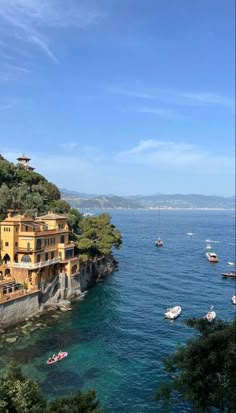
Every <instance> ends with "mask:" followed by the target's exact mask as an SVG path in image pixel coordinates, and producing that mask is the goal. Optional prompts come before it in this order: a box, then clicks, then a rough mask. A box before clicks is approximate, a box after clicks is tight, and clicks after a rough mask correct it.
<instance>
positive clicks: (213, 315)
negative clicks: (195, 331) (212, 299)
mask: <svg viewBox="0 0 236 413" xmlns="http://www.w3.org/2000/svg"><path fill="white" fill-rule="evenodd" d="M213 308H214V306H211V308H210V311H208V313H207V314H206V315H205V317H204V318H205V319H206V320H207V321H209V323H211V322H212V321H213V320H214V319H215V318H216V312H215V311H213Z"/></svg>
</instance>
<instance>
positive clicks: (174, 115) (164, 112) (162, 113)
mask: <svg viewBox="0 0 236 413" xmlns="http://www.w3.org/2000/svg"><path fill="white" fill-rule="evenodd" d="M121 111H122V112H131V113H143V114H149V115H154V116H157V117H159V118H163V119H176V120H177V119H186V116H184V115H182V114H179V113H178V112H177V111H176V110H173V109H166V108H161V107H155V106H154V107H151V106H140V107H138V106H136V107H129V108H124V109H122V110H121Z"/></svg>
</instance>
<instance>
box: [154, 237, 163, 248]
mask: <svg viewBox="0 0 236 413" xmlns="http://www.w3.org/2000/svg"><path fill="white" fill-rule="evenodd" d="M156 246H157V247H162V246H163V241H162V239H160V238H158V239H157V240H156Z"/></svg>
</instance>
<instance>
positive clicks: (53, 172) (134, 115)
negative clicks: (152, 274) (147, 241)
mask: <svg viewBox="0 0 236 413" xmlns="http://www.w3.org/2000/svg"><path fill="white" fill-rule="evenodd" d="M65 5H66V6H65ZM234 18H235V11H234V0H224V1H223V0H198V1H189V0H178V1H167V0H145V1H144V0H119V1H117V0H66V2H65V1H64V0H0V88H1V93H0V153H2V154H3V155H4V156H5V157H6V158H7V159H9V160H11V161H15V159H16V158H17V157H18V156H19V155H21V154H22V153H25V154H26V155H28V156H30V157H31V158H32V161H31V164H32V166H34V167H36V170H37V171H38V172H40V173H42V174H45V176H46V177H47V178H48V179H49V180H51V181H53V182H54V183H56V184H57V185H58V186H59V187H65V188H68V189H73V190H77V191H79V192H87V193H115V194H118V195H127V194H153V193H158V192H161V193H201V194H216V195H224V196H228V195H233V193H234V188H235V160H234V158H235V119H234V118H235V108H234V106H235V65H234V58H235V56H234V48H235V44H234V38H235V22H234Z"/></svg>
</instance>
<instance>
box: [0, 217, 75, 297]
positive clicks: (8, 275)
mask: <svg viewBox="0 0 236 413" xmlns="http://www.w3.org/2000/svg"><path fill="white" fill-rule="evenodd" d="M0 243H1V257H2V264H0V284H3V282H4V281H6V282H7V281H10V280H14V281H16V282H17V283H20V284H22V285H23V286H24V287H25V288H26V289H28V290H30V289H35V288H38V289H41V287H42V285H45V284H46V283H47V282H51V281H52V280H53V279H54V278H55V276H57V275H58V274H60V273H65V274H66V275H67V276H68V277H71V276H73V277H74V276H75V275H78V273H79V259H78V257H75V256H74V247H75V244H74V242H73V241H70V240H69V227H68V223H67V218H66V217H65V216H63V215H58V214H54V213H48V214H47V215H44V216H40V217H37V218H36V219H35V220H33V219H32V218H30V217H26V216H22V215H17V216H13V217H12V216H10V214H9V215H8V217H7V218H6V219H5V220H4V221H2V222H1V223H0Z"/></svg>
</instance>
